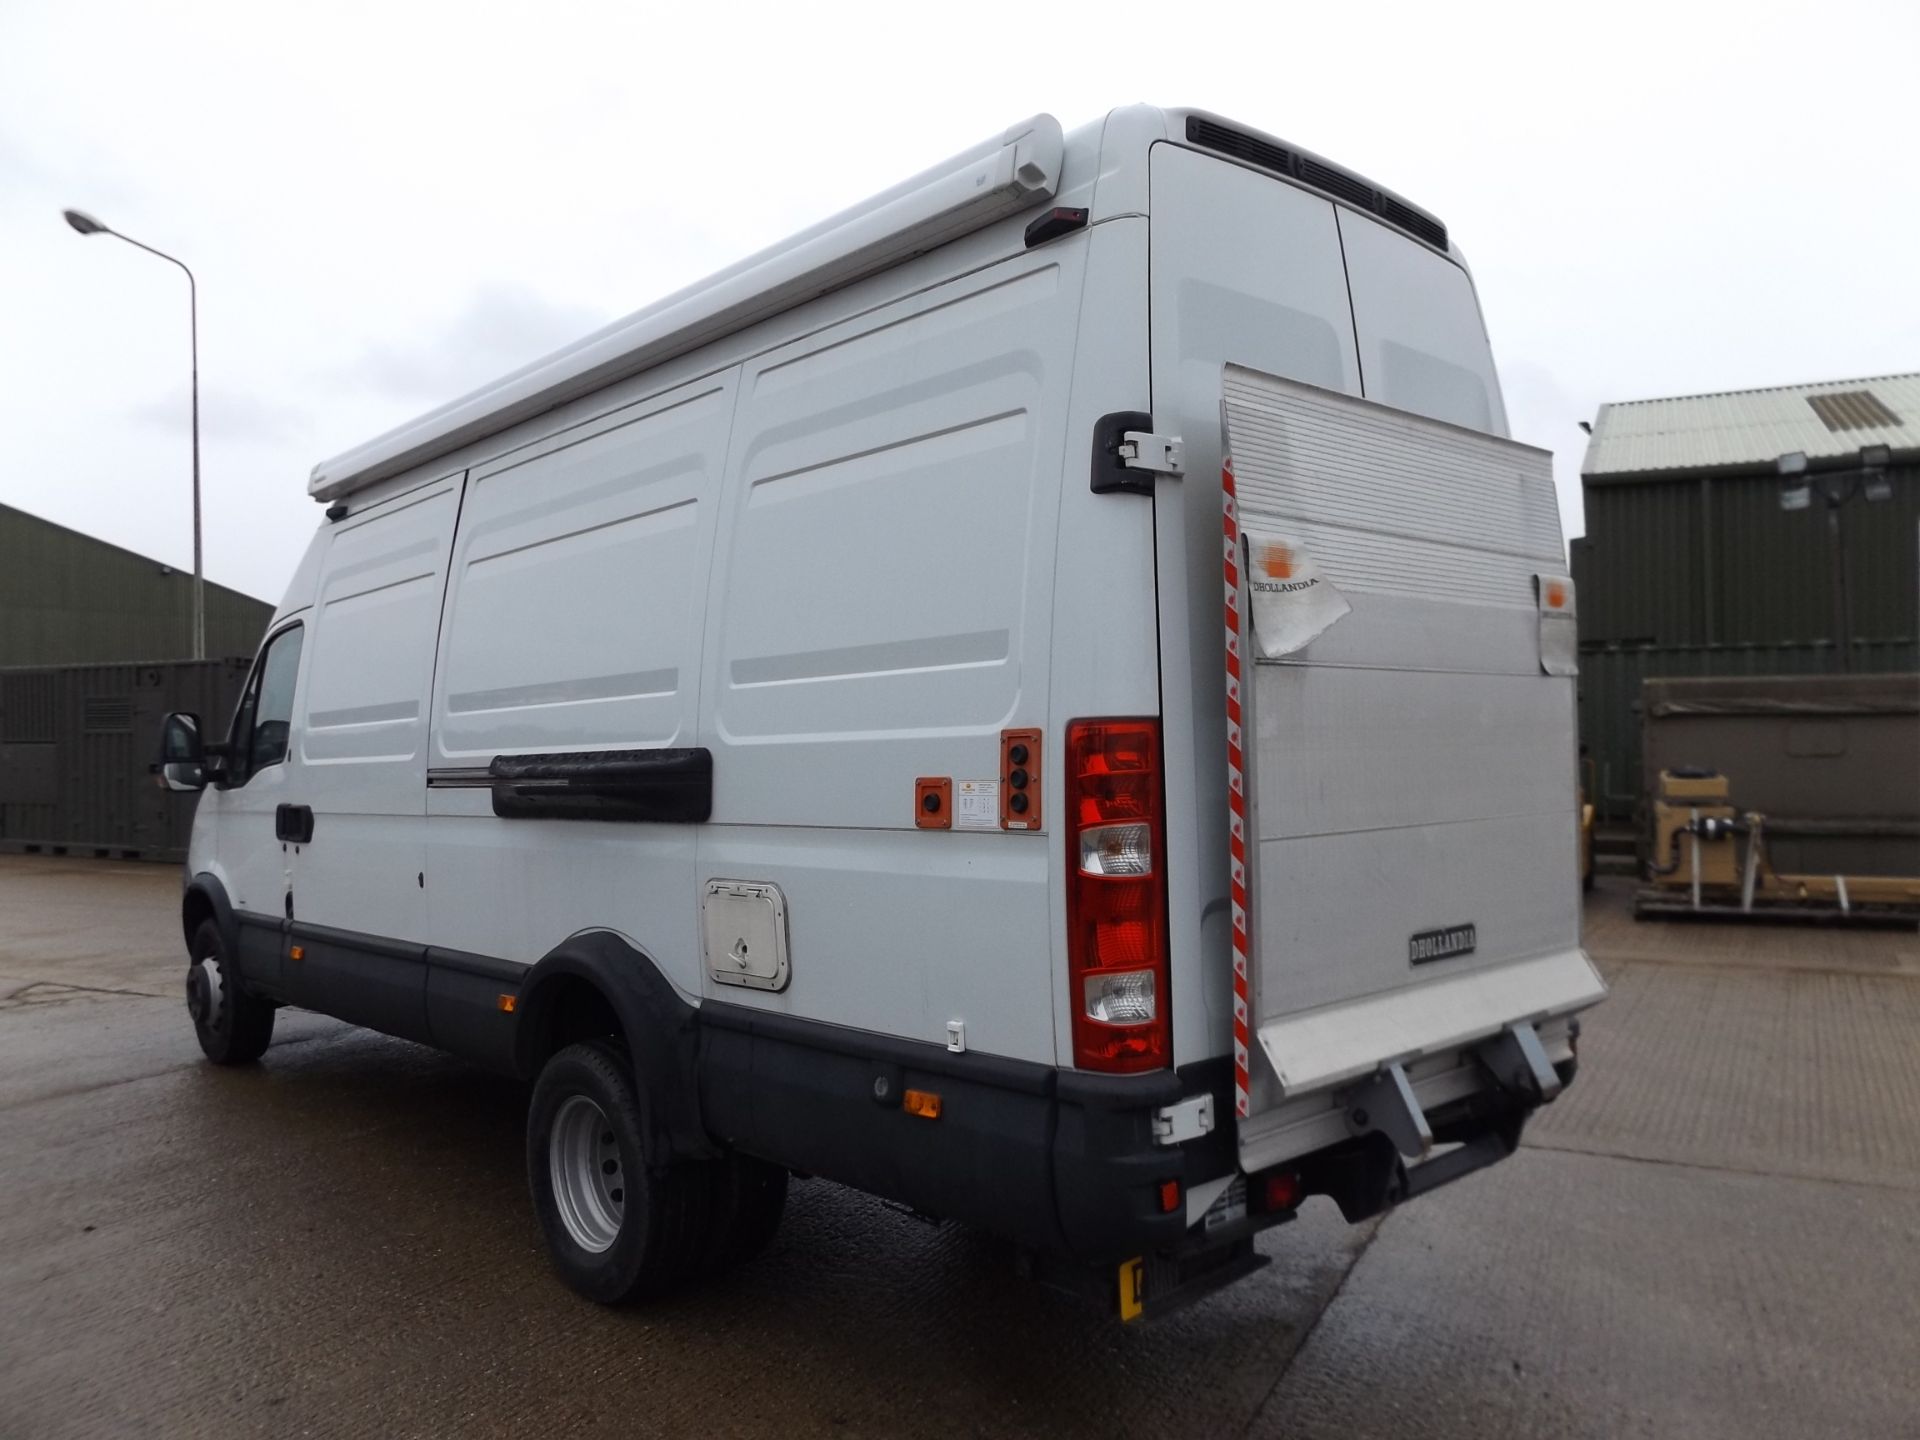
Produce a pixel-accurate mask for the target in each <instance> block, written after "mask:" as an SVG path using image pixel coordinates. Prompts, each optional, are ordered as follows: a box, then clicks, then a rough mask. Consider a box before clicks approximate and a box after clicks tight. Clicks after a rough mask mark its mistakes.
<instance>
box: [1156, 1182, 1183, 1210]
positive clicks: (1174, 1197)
mask: <svg viewBox="0 0 1920 1440" xmlns="http://www.w3.org/2000/svg"><path fill="white" fill-rule="evenodd" d="M1160 1208H1161V1210H1162V1211H1164V1212H1165V1213H1166V1214H1168V1215H1171V1214H1172V1213H1173V1212H1174V1211H1176V1210H1178V1209H1179V1208H1180V1182H1179V1181H1178V1180H1162V1181H1161V1182H1160Z"/></svg>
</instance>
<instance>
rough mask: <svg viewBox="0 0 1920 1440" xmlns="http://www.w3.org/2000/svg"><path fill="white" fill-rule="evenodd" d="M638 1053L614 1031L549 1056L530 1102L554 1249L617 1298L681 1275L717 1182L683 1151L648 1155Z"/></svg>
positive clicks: (697, 1258) (648, 1291)
mask: <svg viewBox="0 0 1920 1440" xmlns="http://www.w3.org/2000/svg"><path fill="white" fill-rule="evenodd" d="M643 1134H644V1126H643V1119H642V1114H641V1109H640V1097H639V1093H638V1091H637V1089H636V1088H635V1085H634V1080H633V1064H632V1062H631V1060H630V1059H629V1058H628V1056H627V1054H626V1052H625V1051H624V1050H623V1049H621V1048H620V1047H619V1046H618V1045H616V1044H615V1043H613V1042H612V1041H610V1040H589V1041H584V1042H582V1043H581V1044H578V1045H569V1046H567V1048H566V1049H564V1050H561V1051H559V1052H558V1053H557V1054H555V1055H554V1056H553V1058H552V1059H550V1060H548V1061H547V1063H546V1066H545V1067H544V1068H543V1069H542V1070H541V1071H540V1078H539V1080H538V1081H536V1082H535V1084H534V1087H533V1102H532V1105H531V1106H530V1107H529V1110H528V1113H527V1181H528V1184H529V1186H530V1187H531V1189H532V1191H533V1207H534V1212H535V1214H537V1215H538V1216H539V1220H540V1229H541V1231H542V1233H543V1235H544V1236H545V1239H546V1243H547V1254H548V1256H549V1258H550V1259H551V1260H552V1261H553V1266H554V1268H555V1269H556V1270H558V1271H559V1272H560V1278H561V1279H563V1280H565V1281H566V1282H567V1284H568V1285H570V1286H571V1287H572V1288H573V1289H575V1290H577V1291H579V1292H580V1293H581V1294H582V1295H585V1296H586V1297H587V1298H588V1299H590V1300H598V1301H599V1302H600V1303H601V1304H603V1305H618V1304H621V1303H623V1302H625V1301H629V1300H639V1299H644V1298H647V1297H649V1296H653V1295H659V1294H662V1293H664V1292H666V1291H668V1290H671V1289H673V1288H675V1287H676V1286H678V1285H680V1284H682V1283H684V1282H685V1281H686V1280H687V1279H689V1278H690V1277H691V1276H692V1275H693V1274H694V1273H696V1271H698V1270H701V1269H703V1268H705V1266H704V1264H703V1261H704V1259H705V1257H706V1255H707V1252H708V1247H709V1243H710V1234H711V1231H710V1220H711V1205H710V1202H711V1188H712V1187H711V1185H710V1184H709V1176H708V1174H707V1173H706V1172H705V1171H704V1170H703V1169H702V1167H700V1166H698V1165H694V1164H689V1163H686V1162H674V1163H668V1164H664V1165H653V1166H649V1165H648V1164H647V1163H646V1159H645V1154H644V1146H643V1143H642V1136H643Z"/></svg>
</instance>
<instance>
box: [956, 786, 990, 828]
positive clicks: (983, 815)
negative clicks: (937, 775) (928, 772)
mask: <svg viewBox="0 0 1920 1440" xmlns="http://www.w3.org/2000/svg"><path fill="white" fill-rule="evenodd" d="M953 828H954V829H956V830H998V829H999V828H1000V782H999V781H998V780H956V781H954V782H953Z"/></svg>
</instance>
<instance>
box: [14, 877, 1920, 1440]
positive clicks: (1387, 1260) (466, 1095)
mask: <svg viewBox="0 0 1920 1440" xmlns="http://www.w3.org/2000/svg"><path fill="white" fill-rule="evenodd" d="M177 884H178V880H177V875H176V873H175V872H173V871H171V870H163V869H159V868H150V867H141V866H136V865H123V864H111V863H100V862H83V861H64V860H53V859H46V858H40V857H5V858H0V1436H4V1437H6V1440H26V1437H40V1436H89V1437H91V1436H115V1435H149V1434H151V1435H220V1436H225V1435H255V1434H259V1435H276V1436H277V1435H341V1436H349V1435H351V1436H383V1437H385V1436H401V1435H494V1434H501V1435H508V1434H530V1435H531V1434H538V1435H542V1436H545V1435H560V1434H581V1435H599V1434H607V1435H613V1434H620V1435H628V1434H636V1435H638V1434H677V1433H687V1432H693V1431H696V1430H697V1431H699V1432H701V1433H703V1434H722V1435H725V1434H751V1433H758V1432H767V1431H774V1430H776V1429H777V1430H778V1431H779V1432H780V1433H782V1434H784V1435H836V1436H838V1435H885V1436H897V1435H918V1434H926V1435H939V1436H952V1435H956V1434H961V1435H971V1434H983V1435H1001V1434H1037V1433H1045V1434H1063V1435H1088V1436H1095V1435H1098V1436H1102V1437H1109V1436H1118V1435H1189V1434H1191V1435H1204V1436H1221V1435H1242V1434H1252V1435H1284V1436H1288V1437H1314V1436H1342V1437H1369V1436H1383V1437H1384V1436H1401V1435H1405V1436H1422V1437H1448V1436H1473V1437H1476V1440H1480V1437H1488V1436H1514V1437H1528V1440H1531V1437H1541V1436H1562V1435H1567V1436H1618V1435H1656V1436H1666V1435H1672V1436H1687V1437H1696V1436H1739V1437H1743V1440H1750V1437H1768V1436H1794V1437H1799V1436H1829V1435H1831V1436H1848V1437H1863V1436H1906V1437H1911V1436H1914V1435H1916V1434H1920V937H1916V936H1915V935H1914V934H1912V933H1910V932H1878V933H1866V932H1834V931H1824V930H1808V929H1760V928H1754V927H1733V926H1723V925H1713V926H1699V925H1673V924H1664V925H1659V924H1648V925H1636V924H1634V922H1633V921H1632V920H1631V919H1630V918H1627V916H1626V913H1625V891H1624V889H1616V888H1614V884H1615V882H1607V881H1603V882H1602V890H1601V892H1600V893H1599V894H1598V895H1597V897H1596V899H1595V901H1594V904H1593V906H1592V908H1591V911H1590V915H1589V930H1588V936H1589V943H1590V945H1591V947H1592V948H1593V949H1594V950H1595V951H1596V953H1597V954H1598V955H1599V956H1600V958H1601V960H1602V963H1603V965H1604V967H1605V969H1606V972H1607V975H1608V978H1609V980H1610V981H1611V983H1612V984H1613V987H1614V994H1613V998H1612V1000H1611V1001H1610V1002H1609V1003H1608V1004H1607V1005H1606V1006H1604V1007H1602V1009H1600V1010H1599V1011H1598V1012H1596V1013H1595V1014H1594V1015H1593V1016H1592V1017H1591V1019H1590V1021H1589V1023H1588V1027H1587V1032H1586V1038H1585V1040H1584V1042H1583V1044H1582V1074H1581V1077H1580V1080H1579V1082H1578V1084H1577V1085H1576V1086H1575V1087H1574V1088H1573V1090H1572V1091H1571V1092H1570V1093H1569V1094H1568V1096H1567V1097H1566V1098H1565V1099H1563V1100H1562V1101H1561V1102H1560V1103H1558V1104H1557V1105H1555V1106H1554V1107H1552V1109H1550V1110H1548V1111H1546V1112H1544V1113H1543V1114H1542V1115H1541V1117H1540V1118H1539V1119H1538V1120H1537V1121H1536V1123H1535V1124H1534V1125H1533V1127H1532V1128H1531V1129H1530V1130H1529V1132H1528V1136H1527V1142H1526V1145H1525V1147H1524V1148H1523V1150H1522V1151H1521V1153H1520V1154H1519V1155H1517V1156H1516V1157H1515V1158H1514V1159H1513V1160H1511V1161H1509V1162H1508V1163H1506V1164H1504V1165H1501V1166H1498V1167H1496V1168H1494V1169H1492V1170H1490V1171H1486V1172H1483V1173H1481V1174H1479V1175H1476V1176H1474V1177H1472V1178H1470V1179H1468V1180H1465V1181H1462V1182H1461V1183H1459V1184H1457V1185H1455V1186H1452V1187H1450V1188H1448V1189H1445V1190H1442V1191H1440V1192H1438V1193H1437V1194H1435V1195H1433V1196H1431V1197H1428V1198H1425V1199H1423V1200H1421V1201H1419V1202H1417V1203H1415V1204H1412V1205H1409V1206H1408V1207H1406V1208H1405V1209H1403V1210H1400V1211H1397V1212H1395V1213H1394V1214H1392V1215H1389V1216H1388V1217H1386V1218H1385V1219H1384V1220H1382V1221H1379V1222H1377V1223H1375V1224H1371V1225H1365V1226H1360V1227H1355V1228H1349V1227H1347V1226H1345V1225H1343V1224H1342V1223H1341V1221H1340V1219H1339V1217H1338V1215H1337V1214H1336V1213H1334V1212H1333V1211H1332V1209H1331V1207H1329V1206H1327V1205H1326V1204H1325V1202H1322V1201H1315V1202H1311V1203H1310V1205H1309V1207H1308V1209H1307V1211H1306V1212H1304V1213H1303V1216H1302V1218H1301V1220H1300V1221H1299V1222H1298V1223H1296V1224H1294V1225H1292V1226H1288V1227H1285V1228H1283V1229H1281V1230H1278V1231H1275V1232H1271V1233H1270V1234H1269V1235H1267V1236H1266V1237H1264V1240H1263V1248H1264V1249H1265V1250H1266V1251H1267V1253H1269V1254H1270V1255H1271V1256H1272V1257H1273V1260H1274V1263H1273V1265H1272V1266H1271V1267H1270V1268H1268V1269H1267V1270H1265V1271H1264V1272H1262V1273H1261V1274H1259V1275H1257V1276H1255V1277H1253V1278H1252V1279H1251V1280H1249V1281H1246V1282H1244V1283H1242V1284H1241V1285H1239V1286H1238V1287H1236V1288H1234V1289H1232V1290H1230V1291H1228V1292H1226V1293H1225V1294H1223V1295H1221V1296H1219V1297H1217V1298H1215V1299H1213V1300H1210V1301H1207V1302H1205V1303H1203V1304H1201V1305H1199V1306H1197V1307H1195V1308H1192V1309H1190V1310H1188V1311H1185V1312H1183V1313H1181V1314H1179V1315H1177V1316H1175V1317H1172V1318H1170V1319H1168V1320H1166V1321H1164V1322H1161V1323H1158V1324H1155V1325H1151V1326H1147V1327H1144V1328H1137V1329H1123V1328H1121V1327H1120V1326H1118V1325H1117V1324H1115V1323H1114V1322H1112V1321H1110V1320H1108V1319H1107V1318H1106V1317H1104V1316H1103V1315H1100V1314H1098V1313H1095V1312H1093V1311H1091V1310H1088V1309H1083V1308H1081V1307H1080V1306H1079V1305H1077V1304H1075V1303H1073V1302H1070V1301H1067V1300H1064V1299H1061V1298H1057V1297H1055V1296H1054V1295H1052V1294H1051V1293H1049V1292H1046V1291H1043V1290H1040V1289H1037V1288H1035V1287H1033V1286H1031V1285H1029V1284H1027V1283H1025V1282H1022V1281H1020V1280H1019V1279H1017V1278H1016V1277H1015V1276H1014V1275H1013V1274H1012V1273H1011V1268H1010V1266H1009V1265H1008V1263H1007V1256H1006V1255H1005V1253H1004V1252H1003V1251H1002V1250H1001V1249H1000V1247H998V1246H996V1245H994V1244H992V1243H991V1242H988V1241H986V1240H983V1239H981V1238H980V1237H978V1236H975V1235H971V1234H968V1233H966V1232H964V1231H961V1230H957V1229H955V1228H952V1227H934V1226H930V1225H927V1224H924V1223H922V1222H920V1221H917V1220H914V1219H912V1218H909V1217H906V1216H903V1215H900V1214H898V1213H896V1212H894V1211H892V1210H889V1209H887V1208H886V1207H884V1206H882V1205H880V1204H878V1203H876V1202H873V1201H871V1200H868V1199H866V1198H864V1197H862V1196H860V1195H857V1194H854V1193H852V1192H849V1191H846V1190H842V1189H840V1188H838V1187H836V1186H833V1185H829V1184H826V1183H823V1182H818V1181H815V1182H810V1183H805V1184H797V1185H796V1186H795V1187H794V1194H793V1199H792V1202H791V1204H790V1207H789V1209H788V1215H787V1220H786V1223H785V1225H784V1227H783V1228H782V1230H781V1233H780V1237H779V1239H778V1240H777V1241H776V1242H775V1244H774V1247H773V1249H772V1250H771V1251H770V1253H769V1254H768V1255H767V1256H766V1257H765V1258H764V1259H763V1260H761V1261H759V1262H757V1263H756V1264H754V1265H752V1266H750V1267H748V1268H746V1269H743V1270H741V1271H738V1272H736V1273H735V1274H733V1275H731V1276H729V1277H727V1278H726V1279H725V1280H724V1281H722V1282H721V1283H719V1284H717V1285H715V1286H713V1287H711V1288H709V1289H707V1290H705V1291H703V1292H701V1293H699V1294H695V1295H690V1296H687V1297H685V1298H682V1299H677V1300H674V1301H672V1302H670V1303H667V1304H663V1305H659V1306H656V1307H653V1308H650V1309H639V1310H629V1311H621V1312H611V1311H606V1310H602V1309H599V1308H597V1307H595V1306H593V1305H591V1304H588V1303H587V1302H585V1301H581V1300H578V1299H576V1298H575V1297H573V1296H572V1295H571V1294H570V1293H569V1292H567V1291H566V1290H564V1289H563V1288H561V1286H560V1285H559V1284H558V1283H557V1282H556V1281H554V1280H553V1279H552V1278H551V1277H550V1276H549V1275H548V1273H547V1271H546V1268H545V1265H544V1262H543V1260H542V1258H541V1255H540V1252H539V1248H538V1244H537V1239H536V1235H535V1230H534V1223H533V1218H532V1214H531V1211H530V1207H529V1204H528V1200H527V1195H526V1188H525V1184H524V1181H523V1178H522V1170H521V1150H520V1146H521V1131H520V1127H521V1119H522V1113H523V1109H524V1095H523V1094H522V1092H521V1091H520V1090H519V1089H518V1088H517V1087H515V1086H513V1085H511V1084H506V1083H503V1082H500V1081H496V1080H493V1079H491V1078H487V1077H484V1076H482V1075H479V1074H477V1073H476V1072H474V1071H472V1070H470V1069H468V1068H466V1067H464V1066H462V1065H460V1064H457V1063H455V1062H453V1061H451V1060H447V1059H443V1058H441V1057H439V1056H437V1055H435V1054H433V1053H432V1052H430V1051H427V1050H423V1049H420V1048H418V1047H416V1046H412V1045H408V1044H405V1043H402V1042H399V1041H394V1040H388V1039H384V1038H382V1037H379V1036H375V1035H369V1034H365V1033H362V1032H358V1031H355V1030H352V1029H349V1028H347V1027H345V1026H342V1025H339V1024H336V1023H334V1022H332V1021H328V1020H321V1019H317V1018H314V1017H311V1016H305V1015H299V1014H294V1013H290V1012H289V1013H283V1015H282V1017H281V1026H280V1029H279V1031H278V1038H277V1040H276V1043H275V1045H274V1047H273V1048H272V1049H271V1050H270V1051H269V1052H268V1054H267V1057H266V1060H265V1061H264V1063H263V1064H262V1065H260V1066H259V1067H256V1068H249V1069H245V1070H240V1071H222V1070H216V1069H214V1068H213V1067H212V1066H209V1065H206V1064H204V1063H203V1062H202V1061H201V1059H200V1056H199V1052H198V1049H197V1047H196V1046H195V1044H194V1040H193V1034H192V1031H191V1028H190V1027H189V1024H188V1021H187V1017H186V1014H185V1011H184V1007H183V1005H182V1003H181V999H180V993H179V992H180V985H179V980H180V975H181V970H182V965H181V957H180V954H179V938H178V930H177V927H176V924H175V921H174V919H173V916H174V908H173V907H174V904H175V898H176V895H177Z"/></svg>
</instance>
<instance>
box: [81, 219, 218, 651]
mask: <svg viewBox="0 0 1920 1440" xmlns="http://www.w3.org/2000/svg"><path fill="white" fill-rule="evenodd" d="M62 213H63V214H64V215H65V216H66V218H67V224H69V225H71V226H72V227H73V228H74V229H75V230H77V231H79V232H80V233H81V234H82V235H111V236H113V237H114V238H115V239H116V240H124V241H126V242H127V244H129V245H132V246H134V247H135V248H136V249H140V250H144V251H146V252H147V253H148V254H149V255H158V256H159V257H160V258H161V259H162V260H165V261H166V262H168V263H169V264H171V265H178V266H179V267H180V272H181V273H182V274H183V275H185V276H186V277H187V325H188V334H189V335H190V337H191V340H192V345H193V392H192V394H193V400H192V404H193V658H194V659H196V660H204V659H206V658H207V581H206V574H205V570H204V568H203V566H202V564H201V552H200V287H199V286H198V285H196V284H195V283H194V279H193V271H191V270H189V269H188V268H187V265H186V262H185V261H183V260H179V259H176V258H175V257H173V256H172V255H169V254H167V252H166V251H164V250H156V249H154V248H153V246H151V245H146V244H142V243H141V242H140V241H138V240H136V239H134V238H133V237H132V236H131V235H122V234H121V233H120V232H119V231H118V230H115V229H112V228H111V227H109V226H106V225H103V224H101V223H100V221H98V220H96V219H94V218H93V216H91V215H89V214H87V212H86V211H84V210H67V211H63V212H62Z"/></svg>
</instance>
